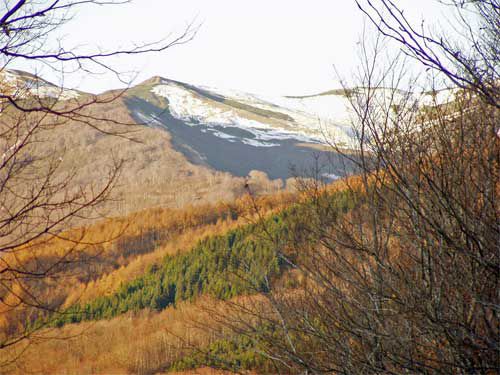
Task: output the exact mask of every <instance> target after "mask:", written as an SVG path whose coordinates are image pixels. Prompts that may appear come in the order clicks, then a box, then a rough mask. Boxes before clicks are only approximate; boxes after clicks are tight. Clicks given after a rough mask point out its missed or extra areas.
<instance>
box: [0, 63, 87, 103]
mask: <svg viewBox="0 0 500 375" xmlns="http://www.w3.org/2000/svg"><path fill="white" fill-rule="evenodd" d="M0 92H1V93H3V94H7V95H13V96H17V97H19V98H22V97H26V96H34V97H38V98H53V99H57V100H69V99H76V98H78V97H79V96H80V94H79V93H78V91H76V90H69V89H64V88H61V87H58V86H56V85H53V84H52V83H49V82H47V81H44V80H43V79H41V78H38V77H36V76H34V75H31V74H24V73H22V72H18V71H13V70H8V69H5V70H3V71H0Z"/></svg>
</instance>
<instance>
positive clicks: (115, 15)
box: [46, 0, 441, 95]
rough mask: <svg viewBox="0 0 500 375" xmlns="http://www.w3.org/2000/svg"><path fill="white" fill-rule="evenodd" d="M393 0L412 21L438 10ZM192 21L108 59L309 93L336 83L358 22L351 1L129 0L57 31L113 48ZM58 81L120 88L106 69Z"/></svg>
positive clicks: (421, 1) (125, 66)
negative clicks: (166, 41) (158, 48)
mask: <svg viewBox="0 0 500 375" xmlns="http://www.w3.org/2000/svg"><path fill="white" fill-rule="evenodd" d="M396 2H397V3H398V4H400V5H401V7H402V8H404V9H405V14H406V15H407V16H408V17H410V18H411V19H414V20H415V21H416V22H418V21H419V20H420V19H421V18H422V17H425V18H426V21H427V22H431V21H434V20H438V19H439V18H440V16H441V14H440V12H441V9H440V8H437V7H436V1H435V0H411V1H410V0H399V1H398V0H396ZM193 20H194V21H195V22H196V23H199V24H201V27H200V29H199V32H198V34H197V36H196V37H195V39H194V40H192V41H191V42H189V43H187V44H185V45H182V46H178V47H175V48H173V49H170V50H168V51H165V52H163V53H159V54H151V55H143V56H140V57H134V58H132V57H130V58H127V57H121V58H120V59H115V60H111V64H112V65H113V66H114V67H115V68H116V69H117V70H120V71H132V70H134V71H137V72H139V75H138V77H137V79H136V82H140V81H142V80H145V79H147V78H149V77H151V76H154V75H160V76H163V77H167V78H171V79H176V80H180V81H185V82H189V83H195V84H205V85H211V86H218V87H224V88H235V89H240V90H244V91H248V92H255V93H262V94H287V95H294V94H295V95H299V94H308V93H316V92H320V91H324V90H328V89H331V88H332V87H338V83H337V80H336V75H335V72H334V69H333V66H334V65H335V66H336V67H337V68H338V70H339V71H340V72H341V73H342V74H344V75H345V74H349V72H350V71H351V70H352V69H353V67H354V66H355V64H356V42H357V41H358V40H359V37H360V32H361V30H362V25H363V17H362V15H361V12H360V11H359V10H358V9H357V7H356V6H355V3H354V1H351V0H307V1H305V0H302V1H299V0H252V1H243V0H210V1H207V0H181V1H175V0H169V1H166V0H135V1H132V2H131V3H130V4H125V5H120V6H108V7H106V6H99V7H97V6H94V7H85V8H82V10H81V11H80V12H79V13H77V14H76V15H75V17H74V19H73V20H72V21H71V22H70V23H69V24H68V25H67V26H65V27H64V29H63V35H64V37H65V39H64V40H65V43H66V45H87V46H100V47H102V48H104V49H114V48H118V47H120V46H123V47H126V46H130V45H131V44H132V43H133V42H137V43H140V42H145V41H152V40H157V39H160V38H162V37H164V36H166V35H168V34H170V33H171V34H172V35H178V34H179V33H181V32H182V31H183V29H184V28H185V26H186V25H187V24H188V23H189V22H191V21H193ZM46 75H50V74H49V73H46ZM47 78H49V79H50V77H47ZM65 85H66V86H78V88H80V89H82V90H85V91H90V92H95V93H97V92H102V91H104V90H107V89H110V88H116V87H120V86H123V85H121V84H120V82H118V81H117V80H116V79H115V78H114V77H113V76H112V75H111V74H108V75H100V76H96V77H85V78H82V76H71V77H69V78H68V77H67V78H66V81H65Z"/></svg>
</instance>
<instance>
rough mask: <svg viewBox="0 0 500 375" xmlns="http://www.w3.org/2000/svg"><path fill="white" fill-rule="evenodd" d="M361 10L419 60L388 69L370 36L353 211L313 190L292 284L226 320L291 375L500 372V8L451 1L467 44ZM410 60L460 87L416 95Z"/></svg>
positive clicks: (379, 9) (285, 246)
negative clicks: (342, 209) (340, 209)
mask: <svg viewBox="0 0 500 375" xmlns="http://www.w3.org/2000/svg"><path fill="white" fill-rule="evenodd" d="M357 3H358V5H359V6H360V8H361V10H362V11H363V12H365V14H367V16H368V17H369V19H370V20H371V21H372V22H373V24H374V25H375V27H376V28H377V29H378V30H379V31H380V33H381V34H383V36H384V40H385V41H387V39H388V40H389V41H391V40H392V41H393V42H394V41H396V42H397V43H399V46H400V47H401V48H402V50H403V52H405V53H406V54H407V55H409V57H408V56H406V60H400V58H401V57H400V58H399V59H396V60H394V61H391V63H390V65H389V66H387V65H385V66H384V65H383V63H382V60H381V57H382V56H383V50H381V49H380V47H381V45H382V44H381V43H380V41H381V39H380V38H377V41H376V43H375V48H374V49H373V51H371V50H370V48H369V46H368V43H364V42H363V43H362V48H363V53H362V56H363V59H362V67H363V68H362V69H361V71H362V74H361V76H360V77H359V78H360V80H359V81H358V82H357V83H358V88H357V89H355V90H349V92H348V91H347V90H346V93H347V95H348V96H349V98H350V99H351V103H352V108H353V111H354V113H355V117H356V121H355V123H354V126H355V129H356V134H357V136H358V141H359V145H358V146H359V147H358V151H357V153H356V154H353V153H351V154H349V155H346V156H349V157H351V158H352V160H353V161H354V162H356V163H357V165H358V167H359V170H360V173H359V176H358V177H357V178H351V179H348V180H346V182H345V183H346V189H347V190H348V191H350V192H351V193H352V194H351V196H352V197H355V202H354V204H353V206H354V208H353V209H352V210H350V211H349V212H347V213H342V212H336V211H335V207H336V202H335V200H333V199H332V198H331V197H332V196H331V195H329V194H328V193H324V192H323V190H322V189H320V188H319V187H318V184H317V183H316V184H313V185H312V186H309V187H308V188H307V189H306V192H308V193H309V195H310V197H311V198H310V200H309V201H307V203H306V204H305V205H304V210H305V211H304V212H307V213H303V214H302V217H300V218H297V222H296V223H295V224H294V225H293V226H292V227H290V230H293V231H295V238H294V239H292V241H290V242H289V243H279V242H277V243H276V251H277V252H279V253H280V255H281V256H282V257H283V258H285V259H288V260H289V264H290V265H291V266H292V268H293V269H294V271H293V272H294V273H295V275H297V276H296V284H295V286H293V288H292V289H284V288H282V287H280V286H279V285H277V286H275V288H274V289H272V288H270V289H271V290H270V291H269V292H268V293H266V294H265V295H264V297H265V300H266V302H265V303H259V304H254V305H250V306H249V305H245V306H243V305H241V304H240V305H238V304H237V303H235V304H232V306H233V309H234V313H232V314H227V316H225V317H222V319H221V320H222V321H225V322H227V326H228V327H231V328H232V329H233V330H234V332H235V333H236V334H237V335H245V336H248V337H250V338H251V339H252V340H253V342H254V344H255V348H256V350H257V351H258V352H259V353H260V354H263V355H265V356H266V357H267V358H269V360H270V361H273V362H274V363H276V365H277V368H278V369H281V371H282V372H283V373H339V374H382V373H383V374H401V373H428V374H435V373H436V374H437V373H446V374H457V373H460V374H490V373H496V372H498V371H499V370H500V363H499V357H500V339H499V338H500V317H499V313H500V295H499V290H500V289H499V281H500V279H499V277H500V249H499V238H500V230H499V222H500V220H499V219H500V217H499V214H500V210H499V207H498V201H499V199H498V198H499V192H500V180H499V171H500V152H499V151H500V150H499V142H500V137H499V135H498V127H499V124H500V118H499V115H500V112H499V108H498V98H499V83H500V77H499V73H498V62H499V58H498V57H499V56H498V46H499V43H498V41H499V35H500V31H499V30H500V27H498V22H499V19H500V17H499V5H498V2H497V1H494V0H493V1H467V2H466V1H454V2H452V4H451V6H452V10H456V11H457V12H458V14H459V15H461V16H459V18H458V19H459V20H460V21H461V26H462V27H463V30H464V33H463V35H465V37H464V38H461V39H460V40H458V41H457V40H453V39H449V38H441V37H440V36H438V37H436V36H432V35H429V34H427V33H426V32H424V30H422V29H419V28H416V27H414V26H412V25H411V23H410V22H409V21H408V20H407V19H406V18H405V15H404V12H403V11H402V10H400V9H399V8H397V6H396V5H395V3H394V2H392V1H384V0H381V1H366V2H362V1H357ZM464 12H474V13H473V14H474V17H476V18H475V19H474V21H473V22H469V21H468V20H469V18H467V17H466V15H465V14H464ZM469 14H470V13H469ZM467 42H468V43H469V44H467ZM459 43H461V45H460V47H457V46H459ZM388 45H389V46H390V45H391V44H390V42H389V44H388ZM371 52H373V53H371ZM408 58H416V59H417V61H418V62H420V63H422V64H423V65H424V66H425V67H427V68H429V67H430V68H432V70H433V71H434V72H435V73H437V77H438V78H443V77H444V79H445V80H448V82H449V88H451V89H450V90H449V91H437V90H431V91H430V94H426V95H424V96H423V97H422V96H418V95H415V93H410V92H409V91H411V89H412V88H410V90H408V85H407V84H405V85H404V86H403V85H402V83H403V81H410V80H409V79H408V71H407V70H406V63H407V61H408ZM381 66H384V68H385V69H380V67H381ZM387 68H388V69H387ZM431 73H432V72H429V71H428V74H431ZM433 78H435V77H433ZM446 93H447V95H446ZM443 95H444V96H448V98H447V100H444V101H443V100H441V99H439V100H438V98H439V97H442V96H443ZM429 97H433V98H434V99H433V100H429ZM332 144H333V145H334V141H333V142H332ZM336 151H339V152H341V151H342V150H340V149H337V150H336ZM353 155H354V156H353ZM304 238H307V239H308V240H307V242H306V244H305V243H304V241H303V239H304ZM270 240H273V239H272V238H270ZM292 255H293V256H292ZM292 259H293V262H292Z"/></svg>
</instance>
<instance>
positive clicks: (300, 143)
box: [126, 77, 354, 179]
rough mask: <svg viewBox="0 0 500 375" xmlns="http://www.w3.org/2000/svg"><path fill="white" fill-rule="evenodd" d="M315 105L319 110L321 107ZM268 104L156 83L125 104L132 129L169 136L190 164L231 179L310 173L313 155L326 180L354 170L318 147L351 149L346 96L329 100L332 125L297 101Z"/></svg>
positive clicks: (238, 95)
mask: <svg viewBox="0 0 500 375" xmlns="http://www.w3.org/2000/svg"><path fill="white" fill-rule="evenodd" d="M321 99H322V98H320V100H319V101H320V103H319V105H320V106H321V105H323V107H326V105H324V104H323V103H321ZM272 100H273V101H274V102H271V98H270V99H265V98H261V97H258V96H255V95H251V94H245V93H240V92H233V91H231V92H227V91H223V90H217V89H213V88H206V87H197V86H193V85H189V84H185V83H181V82H177V81H172V80H167V79H164V78H160V77H155V78H153V79H150V80H148V81H146V82H143V83H142V84H140V85H138V86H135V87H133V88H131V89H130V91H129V92H128V93H127V100H126V104H127V107H128V108H129V110H130V114H131V116H132V117H133V118H134V119H135V120H136V121H137V122H138V123H143V124H146V125H149V126H150V127H153V128H157V129H164V130H166V131H168V132H169V133H170V134H171V136H172V144H173V145H174V147H175V149H176V150H178V151H180V152H181V153H182V154H183V155H184V156H185V157H186V158H187V159H188V160H190V161H191V162H192V163H194V164H199V165H204V166H207V167H210V168H212V169H215V170H219V171H225V172H229V173H231V174H232V175H236V176H242V177H243V176H247V175H248V174H249V173H250V172H251V171H252V170H260V171H263V172H265V173H266V174H267V175H268V176H269V177H270V178H272V179H276V178H280V179H286V178H287V177H290V175H291V167H292V166H294V167H296V169H298V170H308V169H310V168H311V167H312V166H313V165H314V163H315V156H316V157H318V156H319V158H320V159H321V161H320V163H322V164H325V165H326V167H325V173H324V175H325V176H334V175H345V174H346V173H348V172H349V171H350V170H351V169H352V166H350V165H349V163H347V162H346V163H344V161H343V160H341V158H340V157H339V156H338V155H335V154H334V153H332V152H331V151H330V149H328V147H324V146H325V144H326V140H331V139H332V137H333V138H334V139H335V141H336V142H338V144H339V145H341V146H343V147H346V148H352V147H353V140H354V137H353V134H352V131H351V128H350V126H348V124H347V122H348V121H346V120H345V117H346V111H347V104H348V103H347V100H346V99H345V98H343V99H342V98H338V97H337V96H335V97H333V98H329V100H330V101H333V102H335V101H337V102H338V103H340V104H337V108H338V107H339V106H343V108H342V110H339V111H338V112H337V111H335V108H334V111H333V112H332V113H333V116H337V117H338V118H343V120H342V121H336V122H333V121H332V119H331V118H328V119H327V120H326V121H325V119H324V118H323V119H322V118H321V117H319V118H318V116H317V114H314V112H315V111H316V110H315V108H314V107H313V106H311V105H307V103H306V104H304V103H303V100H301V99H291V98H278V99H276V98H274V99H272ZM311 102H313V101H312V100H311ZM275 103H279V104H275ZM306 109H307V111H306ZM316 112H317V111H316ZM339 114H340V115H339ZM333 116H331V117H333ZM346 166H347V168H346Z"/></svg>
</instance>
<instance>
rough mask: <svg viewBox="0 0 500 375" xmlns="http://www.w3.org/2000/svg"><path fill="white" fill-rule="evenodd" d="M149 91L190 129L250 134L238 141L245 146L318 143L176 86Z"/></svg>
mask: <svg viewBox="0 0 500 375" xmlns="http://www.w3.org/2000/svg"><path fill="white" fill-rule="evenodd" d="M151 91H152V92H153V93H154V94H155V95H158V96H162V97H164V98H166V99H168V102H169V110H170V113H171V114H172V115H173V116H174V117H176V118H178V119H181V120H183V121H186V122H187V124H188V125H190V126H196V124H203V125H207V126H219V127H237V128H240V129H244V130H246V131H248V132H250V133H252V135H253V136H254V137H253V138H245V137H241V141H242V142H244V143H245V144H248V145H252V146H255V147H273V146H278V144H276V143H272V142H265V141H270V140H273V139H275V140H278V139H281V140H284V139H296V140H298V141H301V142H314V143H318V142H320V140H319V139H318V137H314V136H312V135H310V134H307V133H306V132H303V131H295V130H294V131H290V130H285V129H281V128H280V129H277V128H275V127H272V126H270V125H268V124H265V123H262V122H259V121H255V120H251V119H248V118H245V117H242V116H241V115H240V114H239V113H238V112H237V110H233V109H231V108H230V107H228V108H227V109H226V108H221V107H219V106H218V105H213V103H210V102H208V101H206V100H203V99H202V98H200V97H199V96H198V95H197V94H195V93H193V92H191V91H190V90H188V89H186V88H184V87H182V86H180V85H177V84H173V83H166V84H160V85H157V86H155V87H153V88H152V89H151ZM213 134H214V135H216V136H219V137H224V138H228V136H227V134H225V133H224V135H222V133H221V132H213ZM233 139H234V138H233ZM263 141H264V142H263Z"/></svg>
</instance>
